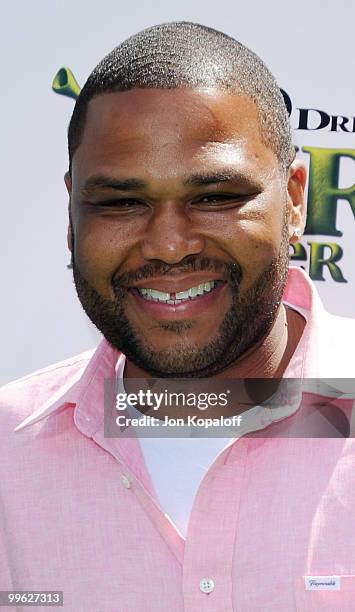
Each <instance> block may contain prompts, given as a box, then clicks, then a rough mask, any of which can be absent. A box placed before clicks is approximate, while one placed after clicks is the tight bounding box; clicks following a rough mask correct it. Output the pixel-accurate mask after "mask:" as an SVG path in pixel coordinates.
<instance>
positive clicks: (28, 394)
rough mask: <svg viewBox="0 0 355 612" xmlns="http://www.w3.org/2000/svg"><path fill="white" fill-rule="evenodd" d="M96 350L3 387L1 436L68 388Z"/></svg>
mask: <svg viewBox="0 0 355 612" xmlns="http://www.w3.org/2000/svg"><path fill="white" fill-rule="evenodd" d="M94 352H95V349H92V350H89V351H85V352H83V353H80V354H79V355H75V356H74V357H70V358H69V359H65V360H63V361H60V362H57V363H55V364H52V365H50V366H47V367H45V368H42V369H40V370H37V371H36V372H33V373H32V374H29V375H27V376H24V377H22V378H19V379H17V380H15V381H12V382H10V383H8V384H6V385H4V386H3V387H1V388H0V435H1V431H4V428H5V429H7V430H8V429H9V427H10V428H11V427H12V426H13V427H16V425H18V423H19V422H20V421H21V420H22V419H24V418H25V417H26V416H28V414H30V413H32V412H34V411H35V410H36V409H37V408H39V407H40V406H41V405H43V404H44V403H45V402H48V401H50V399H51V398H52V397H55V396H58V395H60V393H61V392H62V391H63V393H64V392H65V390H66V389H69V388H70V387H71V385H73V384H74V383H75V382H76V381H77V380H78V378H79V377H80V375H81V374H82V372H83V371H84V369H85V368H86V366H87V364H88V363H89V361H90V359H91V357H92V356H93V354H94Z"/></svg>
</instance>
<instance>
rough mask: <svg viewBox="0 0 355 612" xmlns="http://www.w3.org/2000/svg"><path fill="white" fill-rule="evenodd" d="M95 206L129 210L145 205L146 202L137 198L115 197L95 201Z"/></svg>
mask: <svg viewBox="0 0 355 612" xmlns="http://www.w3.org/2000/svg"><path fill="white" fill-rule="evenodd" d="M95 206H98V207H99V208H112V209H115V210H121V211H130V210H136V209H138V208H140V209H141V208H142V207H145V206H147V204H146V203H145V202H143V201H142V200H137V199H135V198H116V199H115V200H103V201H101V202H96V203H95Z"/></svg>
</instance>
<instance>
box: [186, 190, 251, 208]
mask: <svg viewBox="0 0 355 612" xmlns="http://www.w3.org/2000/svg"><path fill="white" fill-rule="evenodd" d="M255 195H256V194H236V193H211V194H206V195H204V196H201V197H200V198H199V199H198V200H195V201H194V202H192V204H193V205H194V206H196V205H197V206H198V207H200V208H201V207H205V208H213V207H214V208H232V207H235V206H240V205H241V204H243V203H244V202H246V201H248V200H249V199H251V198H252V197H253V196H255Z"/></svg>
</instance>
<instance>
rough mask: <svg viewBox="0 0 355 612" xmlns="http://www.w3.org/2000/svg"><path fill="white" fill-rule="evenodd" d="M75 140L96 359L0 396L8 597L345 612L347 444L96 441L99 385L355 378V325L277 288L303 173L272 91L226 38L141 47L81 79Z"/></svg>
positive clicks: (290, 413)
mask: <svg viewBox="0 0 355 612" xmlns="http://www.w3.org/2000/svg"><path fill="white" fill-rule="evenodd" d="M68 139H69V157H70V164H69V171H68V173H67V174H66V176H65V182H66V185H67V188H68V192H69V195H70V205H69V217H70V222H69V229H68V246H69V249H70V251H71V253H72V263H73V273H74V281H75V286H76V289H77V293H78V296H79V299H80V301H81V304H82V306H83V308H84V309H85V311H86V313H87V314H88V316H89V317H90V319H91V320H92V321H93V323H94V324H95V325H96V326H97V327H98V329H99V330H100V331H101V332H102V333H103V335H104V339H103V341H102V342H101V344H100V346H99V347H98V348H97V350H96V351H95V352H88V353H84V354H82V355H79V356H78V357H75V358H73V359H69V360H66V361H64V362H62V363H60V364H56V365H55V366H52V367H50V368H47V369H44V370H42V371H40V372H37V373H35V374H33V375H31V376H29V377H26V378H24V379H21V380H20V381H17V382H15V383H13V384H10V385H7V386H6V387H5V388H4V389H3V391H2V399H1V404H2V411H1V418H2V421H1V447H2V461H1V478H0V483H1V485H0V486H1V531H0V533H1V546H2V548H1V555H0V583H1V585H2V587H1V588H2V589H6V590H25V589H28V590H35V589H37V590H41V591H45V590H61V591H63V593H64V609H65V610H70V611H75V612H77V611H79V610H82V611H85V612H89V611H92V612H106V611H119V612H137V611H140V610H149V611H151V612H158V611H159V612H160V611H161V612H167V611H169V612H170V611H172V612H180V611H181V612H182V611H183V610H184V611H185V612H200V611H204V610H206V611H207V610H208V611H211V612H226V611H231V610H240V611H242V612H246V611H248V612H249V611H250V612H254V611H256V610H263V611H264V612H265V611H274V610H280V611H281V610H282V612H287V611H291V610H302V611H304V610H329V611H330V610H332V611H334V610H336V609H337V610H338V609H339V610H340V609H341V610H354V609H355V604H354V595H355V549H354V546H353V538H354V536H355V519H354V516H355V513H354V509H355V498H354V486H353V474H354V444H353V442H352V440H351V439H344V435H348V433H349V432H348V430H346V427H345V430H341V428H336V429H337V431H341V435H340V437H337V438H330V437H326V438H317V437H309V435H310V431H311V430H307V432H306V434H305V431H306V430H305V427H304V424H305V423H306V427H307V428H308V427H311V426H312V423H313V420H312V419H313V417H314V418H315V419H316V421H317V418H318V417H317V414H316V411H315V410H312V411H311V410H310V409H309V408H307V406H306V408H305V409H304V407H302V408H299V402H297V403H296V405H294V404H293V403H292V402H291V403H288V406H286V408H285V406H284V407H283V408H282V407H281V408H282V409H281V408H280V409H278V408H268V407H267V406H265V405H263V404H262V403H261V404H260V405H259V404H258V403H256V404H255V406H252V407H251V408H249V409H248V410H247V411H246V412H245V413H243V415H242V416H243V417H245V419H244V423H245V424H244V428H242V430H241V432H240V434H237V433H235V435H234V437H232V438H231V439H229V440H227V439H222V442H221V440H220V439H219V441H218V436H217V435H216V439H213V438H212V439H211V440H209V439H202V438H201V439H199V438H198V437H196V438H193V439H190V440H189V443H188V444H186V445H185V446H183V445H180V446H179V442H178V441H177V440H174V439H172V438H166V439H163V438H160V439H159V438H158V439H156V440H154V443H153V444H152V443H151V441H150V442H147V440H143V438H142V439H141V440H139V439H138V438H137V437H135V436H121V437H110V436H107V435H105V430H104V387H105V384H104V383H105V381H107V380H108V379H115V378H117V379H119V380H121V382H122V384H123V385H124V387H125V388H126V387H127V388H128V387H129V386H130V384H131V383H132V381H133V380H135V379H142V380H148V381H149V379H150V378H156V377H158V378H165V379H171V378H174V379H179V378H185V379H195V378H196V379H197V378H198V379H201V378H206V379H215V380H216V381H220V380H222V381H223V380H224V379H249V378H260V379H277V378H283V379H288V378H296V379H297V378H298V379H301V378H317V377H327V376H328V377H333V378H336V377H352V376H353V372H354V368H353V360H352V355H351V352H350V351H351V346H352V344H353V341H354V339H355V327H354V323H353V322H352V321H350V320H346V319H341V318H338V317H335V316H332V315H329V314H328V313H326V311H325V310H324V309H323V307H322V305H321V303H320V300H319V297H318V295H317V292H316V290H315V288H314V286H313V284H312V282H311V281H310V280H309V279H308V277H307V276H306V274H305V273H303V271H302V270H300V269H291V270H290V272H289V273H288V251H289V244H290V243H294V242H295V241H297V240H298V239H299V236H300V235H301V234H302V230H303V227H304V218H303V216H304V215H303V213H304V197H303V192H304V187H305V181H306V174H305V169H304V166H303V164H302V163H300V162H299V161H295V160H294V148H293V146H292V141H291V135H290V127H289V123H288V117H287V113H286V110H285V106H284V103H283V99H282V96H281V94H280V91H279V89H278V86H277V84H276V82H275V80H274V78H273V77H272V75H271V74H270V72H269V70H268V69H267V68H266V67H265V65H264V64H263V62H262V61H261V60H260V59H259V58H258V57H257V56H256V55H255V54H254V53H253V52H251V51H250V50H248V49H246V48H245V47H244V46H243V45H241V44H240V43H238V42H236V41H235V40H233V39H231V38H230V37H228V36H226V35H225V34H222V33H220V32H217V31H215V30H212V29H210V28H206V27H204V26H201V25H196V24H191V23H184V22H181V23H171V24H163V25H160V26H156V27H153V28H149V29H147V30H144V31H143V32H140V33H139V34H137V35H135V36H133V37H131V38H130V39H128V40H127V41H125V42H124V43H123V44H121V45H120V46H119V47H117V48H116V49H114V50H113V51H112V52H111V53H110V54H109V55H108V56H107V57H106V58H104V60H102V62H100V64H99V65H98V66H97V67H96V68H95V70H94V71H93V72H92V74H91V75H90V77H89V79H88V81H87V83H86V84H85V86H84V88H83V90H82V92H81V94H80V96H79V99H78V101H77V103H76V106H75V109H74V112H73V116H72V118H71V122H70V126H69V132H68ZM196 384H197V383H196ZM307 397H308V399H307V401H308V404H307V402H306V404H307V405H308V406H309V405H310V399H312V397H311V394H308V396H307ZM291 404H292V405H291ZM351 408H352V401H350V400H347V399H343V400H342V401H339V403H338V407H337V408H334V406H333V412H332V415H333V414H335V413H336V414H337V415H340V416H341V418H343V419H344V418H345V420H346V423H348V420H349V419H350V416H351ZM128 409H133V410H134V406H133V407H132V406H131V407H128ZM138 412H139V413H140V414H141V412H140V411H138ZM322 414H323V416H324V415H325V414H326V413H325V412H324V411H323V413H322ZM311 417H312V418H311ZM328 417H329V418H328V421H327V422H329V421H331V419H332V416H330V414H328ZM337 418H338V417H337ZM318 420H319V419H318ZM317 422H318V421H317ZM300 427H301V428H300ZM302 427H303V429H302ZM123 429H125V428H123ZM14 430H15V431H14ZM300 431H301V432H302V436H305V437H299V432H300ZM315 431H317V427H316V428H315ZM326 431H328V430H326ZM344 431H345V433H344ZM294 432H298V435H292V433H294ZM245 434H248V435H247V436H246V435H245ZM311 435H312V434H311ZM323 435H324V434H323ZM325 435H328V436H330V435H333V434H329V433H328V434H327V433H326V434H325ZM226 438H228V436H226ZM216 440H217V442H216ZM170 449H172V450H170ZM199 463H202V465H203V469H202V470H201V469H200V471H199V467H198V464H199ZM162 474H163V476H162ZM164 475H165V476H164ZM191 483H192V484H191ZM176 490H177V492H178V494H177V495H176ZM187 498H189V499H187ZM169 504H170V505H169ZM179 504H180V505H179ZM174 513H175V514H176V516H175V515H174Z"/></svg>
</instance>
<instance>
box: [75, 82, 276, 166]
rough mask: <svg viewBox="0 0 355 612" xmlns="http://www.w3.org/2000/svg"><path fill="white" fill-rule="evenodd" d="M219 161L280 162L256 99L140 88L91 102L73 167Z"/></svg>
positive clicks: (206, 91) (212, 91) (217, 92)
mask: <svg viewBox="0 0 355 612" xmlns="http://www.w3.org/2000/svg"><path fill="white" fill-rule="evenodd" d="M213 160H215V161H216V163H221V162H222V163H223V162H226V163H229V164H230V163H232V164H233V163H235V162H237V161H238V162H239V163H244V164H247V165H253V164H260V163H261V164H262V163H266V164H267V163H272V164H275V163H276V157H275V155H274V153H273V152H272V151H271V149H270V148H269V147H267V146H266V145H265V144H264V143H263V141H262V135H261V132H260V122H259V115H258V109H257V106H256V104H255V103H254V102H253V101H252V100H251V99H250V98H247V97H245V96H242V95H239V94H232V93H229V92H224V91H221V90H216V89H203V90H194V89H188V88H177V89H140V88H136V89H132V90H129V91H125V92H115V93H108V94H101V95H99V96H97V97H96V98H94V99H92V100H91V101H90V102H89V104H88V109H87V115H86V122H85V127H84V131H83V135H82V139H81V143H80V145H79V147H78V149H77V151H76V152H75V154H74V158H73V167H75V166H77V168H80V169H81V170H84V169H85V170H87V171H91V170H97V169H98V167H99V168H100V169H102V170H104V169H106V170H111V171H112V169H113V167H112V166H115V167H117V164H119V165H120V167H121V168H123V169H124V168H125V166H130V167H132V164H133V163H135V164H140V163H141V162H142V163H143V164H144V168H145V169H146V171H147V172H148V171H149V167H150V166H152V167H153V166H154V168H155V171H157V168H162V169H163V168H164V166H165V167H168V166H169V164H170V166H171V164H172V163H174V166H176V169H177V170H178V166H179V164H182V165H183V164H184V163H185V164H186V163H190V164H191V163H194V162H195V161H196V162H197V163H199V162H201V161H202V162H203V161H204V162H208V161H210V162H211V163H213ZM162 171H164V170H162Z"/></svg>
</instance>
